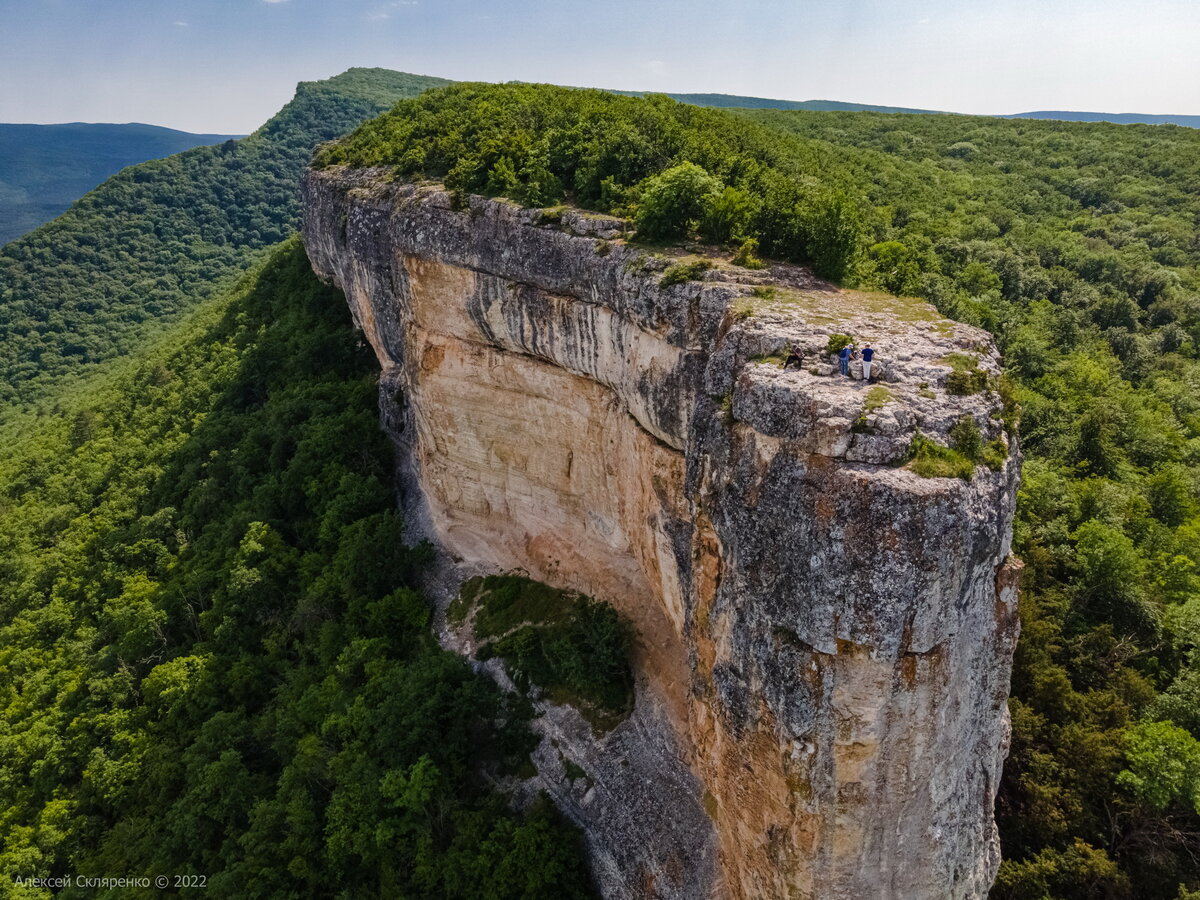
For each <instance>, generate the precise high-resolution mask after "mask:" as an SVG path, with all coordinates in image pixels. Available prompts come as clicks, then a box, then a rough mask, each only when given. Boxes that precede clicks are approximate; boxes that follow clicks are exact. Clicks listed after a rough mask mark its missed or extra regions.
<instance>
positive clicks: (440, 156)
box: [0, 70, 1200, 900]
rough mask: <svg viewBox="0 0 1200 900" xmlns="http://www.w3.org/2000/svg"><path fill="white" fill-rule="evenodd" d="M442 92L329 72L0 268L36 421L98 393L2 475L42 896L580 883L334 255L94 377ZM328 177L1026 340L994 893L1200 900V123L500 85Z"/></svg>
mask: <svg viewBox="0 0 1200 900" xmlns="http://www.w3.org/2000/svg"><path fill="white" fill-rule="evenodd" d="M436 83H438V81H437V79H418V78H414V77H412V76H401V75H397V74H396V73H386V72H379V71H362V70H352V72H351V73H347V75H344V76H339V78H337V79H333V80H331V81H330V82H324V83H321V84H308V85H302V86H301V89H300V90H299V91H298V93H297V98H296V100H295V101H293V103H292V104H289V106H288V107H287V108H285V110H284V111H283V112H281V113H280V115H279V116H277V117H276V118H275V119H273V120H272V121H271V122H270V123H268V125H266V126H264V128H263V129H260V131H259V132H257V133H256V134H255V135H253V136H252V137H250V138H247V139H246V140H245V141H243V142H240V143H239V144H237V145H234V147H233V148H232V149H229V148H224V147H215V148H201V149H197V150H193V151H189V152H188V153H185V154H183V155H181V156H178V157H174V158H172V159H169V160H162V161H159V162H153V163H147V164H144V165H142V166H138V167H135V168H133V169H130V170H128V171H126V172H124V173H122V174H121V175H119V176H117V177H116V178H114V179H111V180H110V181H109V182H107V183H106V184H105V185H103V186H102V187H101V188H99V189H97V191H95V192H93V193H92V194H91V195H89V196H88V197H87V198H85V199H84V200H83V201H81V202H80V204H78V205H77V206H76V208H75V209H73V210H72V211H71V212H70V213H68V214H67V215H65V216H63V217H61V218H60V219H59V220H57V221H56V222H54V223H51V224H50V225H47V226H45V227H43V228H41V229H39V230H38V231H36V232H34V233H33V234H31V235H28V236H26V237H24V238H22V239H20V240H18V241H16V242H14V243H13V244H11V245H9V246H8V247H6V248H4V250H3V251H0V378H2V379H3V393H2V395H0V400H2V401H3V402H5V403H9V404H14V403H17V402H20V401H23V400H29V399H32V398H35V397H49V392H50V391H51V389H56V388H59V389H60V388H62V387H63V386H64V385H66V384H72V385H77V391H82V392H83V394H82V396H83V397H84V399H83V400H79V399H74V400H72V401H71V402H70V403H68V404H67V407H68V408H70V409H72V410H78V411H77V412H72V415H71V416H70V419H69V421H63V422H61V423H58V424H54V425H48V426H43V427H42V428H41V429H40V430H39V431H37V433H36V434H34V435H33V436H31V437H29V438H27V439H26V441H25V442H24V443H22V444H21V445H20V446H19V447H16V448H13V449H10V450H9V451H8V453H7V455H6V456H5V457H4V459H3V461H0V489H2V490H3V500H2V501H0V502H2V503H3V510H4V515H3V517H2V519H0V532H2V533H3V539H2V540H0V571H2V572H3V576H2V577H3V579H4V583H5V585H6V591H5V594H4V597H3V598H2V599H0V604H2V605H0V610H2V612H0V620H2V622H3V632H2V634H0V667H3V669H4V676H3V677H0V698H3V703H4V725H3V728H2V729H0V744H3V752H0V760H3V763H2V765H4V766H5V767H7V768H6V771H5V774H4V775H3V776H2V777H0V791H2V792H3V801H2V802H0V809H3V810H4V812H3V813H0V815H2V816H3V818H0V833H3V834H4V838H3V840H2V841H0V846H3V848H4V852H5V856H4V864H5V866H6V870H5V871H6V872H9V873H17V872H25V873H30V872H46V871H67V870H74V871H79V872H101V871H113V870H114V869H118V868H125V869H132V870H139V871H140V870H143V869H147V868H150V869H154V868H156V867H158V868H166V869H169V870H175V871H180V870H183V869H184V868H188V867H190V868H192V869H193V870H194V871H204V872H208V873H211V875H212V877H213V878H214V881H213V882H211V883H210V887H213V886H214V885H216V886H217V888H218V890H219V891H221V889H222V888H229V887H230V886H232V885H237V886H238V888H239V891H241V892H244V893H246V894H249V895H251V896H280V895H295V896H306V895H309V894H312V893H316V892H319V890H318V879H319V878H323V877H326V875H327V874H328V873H331V872H332V873H337V876H338V877H339V878H341V879H342V882H343V883H344V884H345V885H347V891H348V892H349V894H350V895H364V894H382V895H408V896H464V897H465V896H479V895H488V894H487V891H489V890H493V891H494V893H493V894H492V895H494V896H500V897H507V896H522V894H521V893H520V890H519V889H518V888H514V887H513V885H516V884H520V883H521V882H520V881H519V879H520V878H521V877H525V876H526V875H527V876H528V877H529V878H531V879H535V883H534V885H533V886H532V887H530V888H529V890H530V891H532V892H533V893H531V894H529V896H546V895H555V896H571V895H572V893H573V892H574V893H578V892H579V891H580V890H581V888H579V884H580V883H581V882H580V880H579V874H578V868H577V867H578V859H577V857H576V856H575V855H574V848H573V846H572V845H571V840H572V839H571V838H569V837H568V838H565V839H564V838H563V837H562V835H564V834H565V832H564V831H563V830H562V829H561V828H560V827H559V826H558V825H557V824H553V821H552V818H553V817H552V816H551V815H550V813H549V812H547V811H545V810H539V811H537V812H535V813H534V814H533V815H532V816H530V817H529V818H525V819H518V818H514V817H512V816H510V815H509V814H508V813H507V812H505V809H504V805H503V803H502V802H500V801H498V800H497V799H496V797H495V796H494V795H492V794H489V793H488V792H487V791H486V790H484V789H483V787H482V786H481V785H479V784H478V783H477V782H476V781H475V780H474V779H473V777H472V775H471V773H472V772H475V771H477V770H478V767H479V766H482V767H483V769H484V770H485V771H491V772H496V771H502V770H504V769H505V767H511V766H514V765H517V764H518V762H519V758H520V757H521V755H522V752H521V751H522V750H523V749H524V744H523V743H522V742H523V741H524V740H525V738H524V737H523V736H522V729H521V727H520V722H519V720H520V718H521V716H520V710H518V709H516V708H515V707H512V706H511V705H509V701H506V700H504V699H503V698H501V697H499V696H498V695H497V694H496V693H495V692H494V691H492V690H491V689H490V688H489V687H487V686H486V685H485V684H484V683H482V682H479V681H477V680H475V679H473V678H472V677H470V676H469V674H468V672H467V670H466V668H465V667H464V666H463V665H462V664H461V663H460V662H458V661H456V660H455V659H454V658H453V657H448V656H446V655H444V654H442V653H440V652H439V651H438V650H437V649H436V647H435V645H434V644H433V643H432V641H431V639H430V638H429V636H428V629H427V627H426V619H425V616H426V612H425V610H426V607H425V605H424V603H423V602H422V601H420V600H419V598H417V596H416V595H415V594H414V593H412V591H411V589H410V588H408V587H405V586H404V585H410V584H411V583H412V578H413V575H414V573H415V572H416V571H417V569H418V568H419V566H420V565H421V564H422V556H421V554H420V553H419V552H417V551H405V550H402V549H400V548H401V545H402V526H401V523H400V522H399V520H398V518H397V516H396V515H395V514H394V513H393V512H391V511H390V510H391V506H392V502H391V493H390V491H391V486H390V484H389V474H388V473H389V471H390V465H389V463H388V461H387V451H386V447H384V446H383V445H382V443H381V442H380V440H379V438H378V435H377V431H376V420H375V410H374V403H373V397H372V387H371V385H370V375H369V367H368V366H367V365H366V361H365V358H364V357H363V356H362V355H361V354H359V353H358V351H356V350H355V349H354V344H353V339H352V337H351V334H350V332H349V328H348V320H347V318H346V315H345V313H344V308H343V307H344V304H343V303H342V301H341V299H340V298H338V297H336V296H333V295H332V294H331V293H330V292H328V291H325V290H324V289H322V288H320V287H319V286H318V285H317V284H316V283H315V282H314V281H313V280H312V278H311V276H309V275H308V274H307V272H306V270H305V262H304V260H303V258H302V254H301V253H300V251H299V250H298V248H297V247H296V246H295V245H288V246H287V247H285V248H284V249H283V250H281V251H278V252H277V254H276V255H275V256H274V257H273V258H272V260H271V261H270V262H269V263H268V264H267V267H266V268H265V269H264V270H262V272H261V273H260V274H258V275H256V276H254V277H253V278H251V279H250V280H248V281H247V282H246V283H245V284H243V286H242V287H241V288H239V289H238V290H237V291H234V292H233V293H232V294H230V295H229V296H228V297H226V299H224V300H221V301H220V302H217V301H214V300H211V299H210V300H209V301H208V302H209V303H210V304H211V305H210V306H208V307H206V310H207V311H206V312H205V313H204V316H203V317H202V320H197V321H196V322H195V323H194V324H191V325H188V326H187V327H186V329H184V330H183V331H181V332H180V333H179V335H178V336H176V337H175V338H172V339H171V340H170V341H169V342H168V343H167V344H165V345H164V346H163V347H161V348H160V349H158V350H155V351H153V353H152V354H151V355H148V356H144V358H142V359H139V360H137V361H136V365H135V371H133V372H132V373H131V374H129V375H127V376H125V380H124V381H122V382H120V383H111V382H104V383H103V386H98V383H97V382H94V381H90V380H88V379H85V378H83V377H81V376H84V375H86V374H87V373H88V371H89V369H90V368H92V367H94V364H95V363H97V362H100V361H103V360H107V359H111V358H115V357H119V356H121V355H123V354H126V353H128V352H130V351H131V350H132V349H133V348H134V347H135V346H136V345H138V343H139V342H140V341H141V339H142V338H143V337H144V335H145V334H146V333H147V331H148V330H149V329H150V328H151V327H153V326H155V325H156V324H157V323H159V322H164V321H169V320H171V319H172V318H176V317H178V316H179V315H180V314H181V313H182V312H183V311H185V310H188V309H191V308H192V307H195V306H197V305H198V304H200V303H201V301H202V300H203V299H204V298H206V297H212V296H213V295H214V292H216V291H217V288H216V286H217V285H220V284H222V283H223V282H228V281H229V280H232V279H233V278H234V277H235V276H236V275H237V274H238V273H240V272H242V271H244V269H245V267H246V266H247V265H248V264H249V263H250V262H251V261H252V260H254V259H255V258H257V256H258V255H261V254H263V253H264V252H265V251H264V248H266V247H268V246H269V245H271V244H273V243H274V242H276V241H278V240H279V239H280V238H281V237H283V236H284V235H286V234H287V232H288V231H289V230H290V229H291V228H292V227H294V223H295V220H296V215H297V206H296V194H295V179H296V176H297V174H298V173H299V171H300V169H301V167H302V166H303V164H304V162H305V161H306V159H307V158H308V153H309V149H310V148H311V146H312V144H313V143H315V142H316V141H318V140H320V139H323V138H326V137H332V136H334V135H336V134H338V133H340V132H341V131H344V130H346V129H348V128H350V127H352V126H353V125H355V124H357V123H358V122H360V121H362V120H363V119H365V118H367V117H369V116H370V115H373V114H374V113H375V112H377V111H379V110H380V109H382V108H384V106H386V105H388V104H390V102H391V101H393V100H395V99H396V98H398V97H403V96H409V95H412V94H415V93H417V91H419V90H420V89H422V88H424V87H428V86H433V85H435V84H436ZM320 159H321V162H322V164H326V165H330V164H339V163H353V164H386V165H393V166H395V167H396V169H397V173H398V175H400V176H401V177H435V178H441V179H444V180H445V181H446V183H447V184H448V185H450V186H451V187H452V188H454V189H455V190H457V191H479V192H483V193H490V194H498V195H506V196H512V197H515V198H517V199H519V200H521V201H523V202H526V203H531V204H536V205H546V206H549V205H552V204H554V203H557V202H560V201H562V200H564V199H565V200H571V201H573V202H576V203H580V204H582V205H585V206H589V207H591V208H595V209H599V210H604V211H608V212H616V213H618V214H621V215H626V216H628V217H629V218H630V220H631V222H632V223H633V226H634V227H636V228H637V230H638V234H639V239H641V240H646V241H649V242H654V241H663V240H668V241H678V240H690V239H700V240H703V241H706V242H709V243H710V244H717V243H731V244H733V245H734V246H737V247H738V248H739V249H740V251H741V253H740V258H741V260H742V261H743V262H746V263H747V264H750V265H752V264H753V263H754V256H755V254H756V253H761V254H769V255H772V256H777V257H784V258H790V259H795V260H799V261H804V262H808V263H810V264H812V265H814V267H815V268H816V269H817V270H818V271H820V272H822V273H824V274H826V275H828V276H830V277H833V278H837V279H840V280H842V281H844V282H847V283H856V284H860V285H862V286H865V287H877V288H881V289H885V290H888V291H893V292H897V293H902V294H914V295H918V296H923V297H927V298H929V299H930V300H932V301H933V302H934V303H935V304H937V305H938V306H939V308H940V309H942V311H943V312H945V313H947V314H949V315H952V316H954V317H956V318H959V319H962V320H965V321H968V322H973V323H976V324H979V325H982V326H984V327H987V328H989V329H991V330H992V331H994V332H995V333H996V334H997V336H998V338H999V340H1000V341H1001V343H1002V345H1003V348H1004V350H1005V354H1006V360H1007V363H1006V364H1007V367H1008V370H1009V376H1010V378H1011V380H1012V382H1013V384H1014V385H1015V394H1016V396H1017V398H1018V399H1019V401H1020V404H1021V407H1022V419H1021V433H1022V440H1023V444H1024V450H1025V453H1026V463H1025V480H1024V487H1023V490H1022V494H1021V500H1020V506H1019V512H1018V522H1017V526H1016V548H1015V549H1016V552H1017V553H1018V554H1019V555H1020V556H1021V557H1022V558H1023V559H1024V560H1025V562H1026V566H1027V568H1026V582H1025V590H1024V593H1023V596H1022V600H1021V605H1022V620H1023V629H1024V630H1023V636H1022V639H1021V642H1020V645H1019V647H1018V651H1017V668H1016V673H1015V677H1014V685H1013V690H1014V699H1013V701H1012V704H1011V706H1012V712H1013V746H1012V755H1011V757H1010V759H1009V761H1008V764H1007V766H1006V769H1005V776H1004V782H1003V784H1002V785H1001V790H1000V796H999V800H998V804H997V814H998V819H999V823H1000V828H1001V836H1002V842H1003V848H1004V854H1005V862H1004V863H1003V865H1002V868H1001V872H1000V878H999V881H998V884H997V886H996V888H995V890H994V896H995V897H996V898H1002V900H1009V898H1013V900H1016V898H1020V900H1042V898H1047V897H1052V898H1066V900H1083V898H1088V900H1099V898H1120V900H1125V898H1128V900H1133V898H1157V900H1171V898H1175V897H1176V896H1183V895H1180V893H1179V891H1180V885H1181V884H1182V885H1186V886H1187V887H1188V888H1189V889H1191V890H1193V891H1195V890H1200V866H1198V864H1197V859H1200V742H1198V741H1197V738H1200V716H1198V714H1197V710H1200V503H1198V499H1200V361H1198V359H1197V348H1198V345H1200V192H1197V190H1196V185H1197V184H1200V132H1197V131H1191V130H1186V129H1181V128H1174V127H1146V126H1114V125H1106V124H1075V123H1061V122H1042V121H1025V120H997V119H983V118H971V117H958V116H954V117H951V116H917V115H905V116H895V115H882V114H874V113H824V112H807V111H799V112H778V111H757V110H756V111H745V112H738V113H729V112H724V111H717V110H704V109H698V108H696V107H688V106H682V105H679V104H676V103H674V102H673V101H670V100H669V99H667V98H665V97H661V96H659V97H650V98H648V99H633V98H623V97H614V96H613V95H611V94H605V93H602V92H590V91H570V90H566V89H561V88H546V87H533V86H492V87H489V86H480V85H460V86H455V87H453V88H450V89H447V90H445V91H438V92H435V93H432V94H427V95H424V96H422V97H419V98H417V99H415V100H406V101H404V102H403V103H401V104H400V105H399V106H398V107H397V108H396V109H395V110H394V111H393V112H390V113H388V114H387V115H384V116H381V117H379V118H377V119H375V120H373V121H372V122H371V123H370V124H369V125H367V126H365V127H364V128H362V129H360V130H359V131H358V132H357V133H356V134H355V135H354V136H352V137H351V138H350V139H349V140H347V141H346V142H344V143H342V144H339V145H337V146H336V147H333V148H330V149H328V150H326V151H325V152H324V153H323V154H322V155H321V158H320ZM143 352H144V351H143ZM66 379H70V380H69V381H67V380H66ZM60 396H61V395H60ZM47 402H49V400H47ZM385 550H386V551H388V552H384V551H385ZM496 718H501V719H504V720H505V721H506V722H507V723H508V724H507V725H506V726H504V727H501V728H500V729H499V730H495V729H494V728H493V724H492V722H493V720H494V719H496ZM432 723H436V724H432ZM446 735H449V737H445V736H446ZM384 747H386V748H387V754H386V758H387V760H388V761H387V762H384V759H385V754H384V752H383V749H382V748H384ZM30 773H32V777H30ZM230 785H234V786H236V790H230V788H229V786H230ZM350 811H353V814H352V815H351V814H350ZM483 834H488V835H492V837H491V838H489V839H488V840H486V841H483V840H482V839H481V838H480V835H483ZM385 845H386V846H387V848H388V850H387V852H386V853H384V852H383V851H382V850H381V848H382V847H383V846H385ZM480 847H482V849H479V848H480ZM531 859H532V860H536V861H537V863H536V864H530V862H529V861H530V860H531ZM222 879H224V880H222ZM489 879H494V880H493V881H489ZM514 879H515V880H514ZM497 884H499V885H500V887H496V885H497ZM243 886H244V887H243ZM505 891H508V892H507V893H506V892H505ZM538 891H541V892H542V893H541V894H538V893H537V892H538ZM221 892H223V893H228V892H229V891H228V890H225V891H221Z"/></svg>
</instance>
